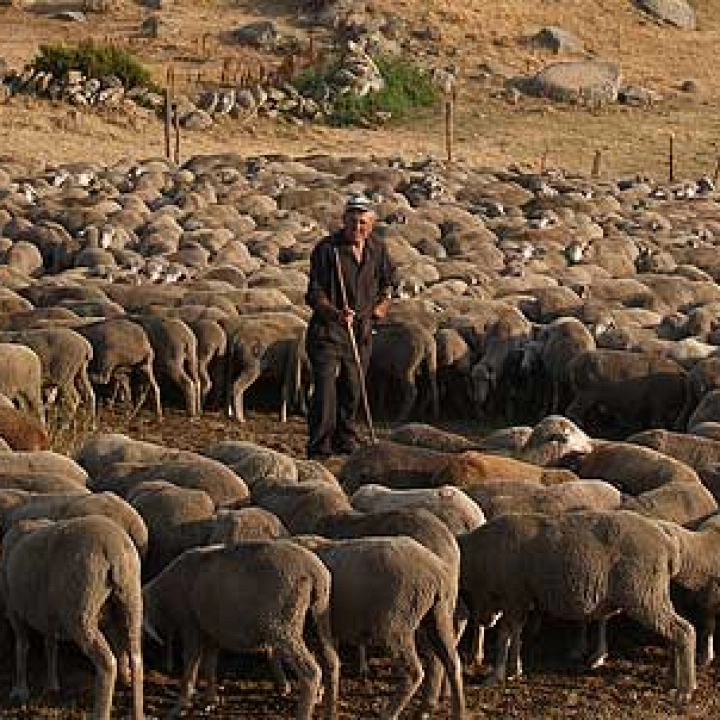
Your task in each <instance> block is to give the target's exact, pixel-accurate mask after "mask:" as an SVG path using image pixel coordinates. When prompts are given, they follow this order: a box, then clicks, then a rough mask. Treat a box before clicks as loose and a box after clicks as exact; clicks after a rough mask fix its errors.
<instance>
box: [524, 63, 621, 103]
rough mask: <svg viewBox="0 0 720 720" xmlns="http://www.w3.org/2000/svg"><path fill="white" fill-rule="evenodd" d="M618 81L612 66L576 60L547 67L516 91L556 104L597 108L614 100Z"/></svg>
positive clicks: (616, 94) (617, 75)
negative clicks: (573, 104) (543, 98)
mask: <svg viewBox="0 0 720 720" xmlns="http://www.w3.org/2000/svg"><path fill="white" fill-rule="evenodd" d="M620 79H621V75H620V69H619V68H618V67H617V66H616V65H614V64H612V63H608V62H601V61H596V60H578V61H571V62H559V63H553V64H552V65H548V66H547V67H545V68H543V69H542V70H541V71H540V72H539V73H538V74H537V75H535V77H533V78H530V79H529V80H525V81H521V84H520V85H519V88H520V89H521V90H525V91H526V92H529V93H530V94H533V95H539V96H541V97H547V98H550V99H551V100H556V101H559V102H569V103H578V104H581V105H590V106H597V105H606V104H608V103H612V102H615V101H616V100H617V96H618V90H619V87H620Z"/></svg>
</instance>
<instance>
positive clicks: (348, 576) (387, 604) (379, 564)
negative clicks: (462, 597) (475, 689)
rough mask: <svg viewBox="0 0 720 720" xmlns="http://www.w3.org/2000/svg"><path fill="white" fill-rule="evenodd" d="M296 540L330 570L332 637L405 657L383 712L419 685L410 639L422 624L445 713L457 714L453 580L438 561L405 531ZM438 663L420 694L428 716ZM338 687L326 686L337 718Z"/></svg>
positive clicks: (392, 712) (460, 707)
mask: <svg viewBox="0 0 720 720" xmlns="http://www.w3.org/2000/svg"><path fill="white" fill-rule="evenodd" d="M294 541H295V542H297V543H300V544H301V545H303V546H304V547H307V548H309V549H311V550H313V551H314V552H315V553H316V554H317V556H318V557H319V558H320V560H322V562H323V563H324V564H325V565H326V566H327V567H328V569H329V570H330V573H331V575H332V590H331V601H330V607H331V617H332V623H331V625H332V635H333V638H334V640H335V642H336V643H339V644H349V645H360V644H363V643H368V644H372V645H373V646H381V647H383V648H385V649H387V650H389V651H390V652H391V653H392V654H393V656H394V657H395V658H396V659H397V660H399V661H400V662H401V663H402V664H403V666H404V669H405V670H406V674H405V675H404V676H403V677H402V681H401V687H400V688H399V690H398V692H397V694H396V696H395V698H394V699H393V701H392V703H391V705H390V706H389V707H388V708H387V709H386V710H385V711H384V713H383V717H389V718H390V717H392V718H397V717H399V716H400V714H401V713H402V711H403V709H404V708H405V707H406V706H407V704H408V703H409V702H410V700H411V699H412V697H413V695H414V694H415V692H416V691H417V689H418V688H419V687H420V684H421V682H422V679H423V674H424V673H423V667H422V664H421V662H420V658H419V657H418V653H417V648H416V644H415V643H416V636H417V634H418V631H424V633H423V638H424V639H425V638H427V639H428V640H429V644H430V649H431V651H432V654H433V655H434V656H435V657H436V658H437V660H439V661H440V663H441V667H442V668H444V670H445V672H446V674H447V677H448V679H449V682H450V691H451V697H452V711H451V717H452V718H453V720H460V719H461V718H463V717H464V716H465V715H464V711H465V702H464V697H463V681H462V672H461V668H460V660H459V658H458V654H457V651H456V649H455V637H454V631H453V613H454V611H455V600H456V583H455V581H454V579H452V578H451V577H449V576H448V573H447V568H446V567H445V565H444V564H443V562H442V561H441V560H440V559H439V558H438V557H437V556H436V555H434V554H433V553H432V552H431V551H430V550H428V549H427V548H425V547H423V546H422V545H420V544H419V543H418V542H416V541H415V540H412V539H411V538H408V537H393V538H385V537H375V538H359V539H355V540H341V541H338V540H327V539H325V538H318V537H302V536H298V537H295V538H294ZM438 670H439V668H438V667H435V666H432V665H431V667H430V668H429V669H428V671H429V672H428V681H429V682H428V684H427V686H426V688H427V692H426V694H425V695H426V696H425V697H424V698H423V700H424V703H425V705H426V706H427V708H426V709H427V712H428V715H429V714H430V713H431V712H432V710H433V709H434V706H435V704H436V703H437V699H438V698H437V694H438V693H437V690H439V683H438V681H439V679H440V677H439V675H438V672H437V671H438ZM337 692H338V687H337V685H335V686H334V687H331V688H330V697H329V698H328V702H329V704H330V711H329V713H328V714H327V715H326V717H329V718H335V717H336V713H335V704H336V699H337Z"/></svg>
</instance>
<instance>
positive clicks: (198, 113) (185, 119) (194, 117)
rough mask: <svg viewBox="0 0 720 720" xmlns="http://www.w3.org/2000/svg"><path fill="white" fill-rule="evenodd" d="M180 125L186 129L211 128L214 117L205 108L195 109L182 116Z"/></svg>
mask: <svg viewBox="0 0 720 720" xmlns="http://www.w3.org/2000/svg"><path fill="white" fill-rule="evenodd" d="M180 125H181V126H182V127H183V128H184V129H185V130H209V129H210V128H211V127H212V126H213V119H212V118H211V117H210V115H208V113H206V112H205V111H204V110H199V109H195V110H192V111H190V112H189V113H188V114H187V115H183V116H182V117H181V118H180Z"/></svg>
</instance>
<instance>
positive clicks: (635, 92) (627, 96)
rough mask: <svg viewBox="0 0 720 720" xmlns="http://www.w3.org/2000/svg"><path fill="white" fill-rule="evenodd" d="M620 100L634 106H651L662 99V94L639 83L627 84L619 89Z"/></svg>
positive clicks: (618, 98)
mask: <svg viewBox="0 0 720 720" xmlns="http://www.w3.org/2000/svg"><path fill="white" fill-rule="evenodd" d="M617 100H618V102H619V103H620V104H621V105H631V106H633V107H651V106H652V105H655V104H656V103H658V102H660V101H661V100H662V95H660V93H658V92H655V91H654V90H650V88H646V87H641V86H639V85H626V86H625V87H623V88H621V89H620V90H619V91H618V97H617Z"/></svg>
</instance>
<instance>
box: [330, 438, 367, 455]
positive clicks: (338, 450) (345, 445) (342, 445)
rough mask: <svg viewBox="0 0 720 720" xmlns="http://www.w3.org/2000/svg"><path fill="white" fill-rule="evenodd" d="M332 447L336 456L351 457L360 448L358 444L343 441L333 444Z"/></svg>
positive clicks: (352, 441) (351, 441)
mask: <svg viewBox="0 0 720 720" xmlns="http://www.w3.org/2000/svg"><path fill="white" fill-rule="evenodd" d="M332 447H333V452H334V453H335V454H336V455H352V454H353V453H354V452H355V451H356V450H357V449H358V448H359V447H360V444H359V443H357V442H355V441H354V440H343V441H342V442H337V443H333V446H332Z"/></svg>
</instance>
